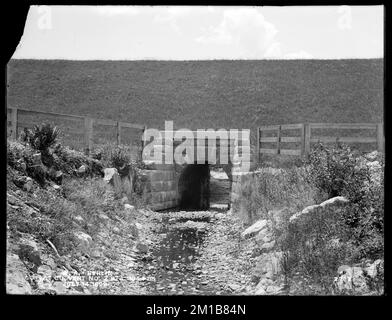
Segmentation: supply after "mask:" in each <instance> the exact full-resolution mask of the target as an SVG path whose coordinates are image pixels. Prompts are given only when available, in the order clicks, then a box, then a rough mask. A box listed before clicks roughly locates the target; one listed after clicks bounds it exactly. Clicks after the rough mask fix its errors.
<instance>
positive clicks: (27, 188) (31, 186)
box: [23, 177, 33, 192]
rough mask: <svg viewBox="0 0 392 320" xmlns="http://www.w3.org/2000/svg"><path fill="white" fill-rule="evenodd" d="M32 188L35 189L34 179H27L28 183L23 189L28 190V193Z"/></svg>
mask: <svg viewBox="0 0 392 320" xmlns="http://www.w3.org/2000/svg"><path fill="white" fill-rule="evenodd" d="M32 188H33V179H31V178H30V177H27V178H26V182H25V183H24V184H23V189H24V190H26V191H27V192H30V191H31V189H32Z"/></svg>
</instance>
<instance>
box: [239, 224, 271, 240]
mask: <svg viewBox="0 0 392 320" xmlns="http://www.w3.org/2000/svg"><path fill="white" fill-rule="evenodd" d="M265 227H267V220H259V221H257V222H256V223H254V224H253V225H251V226H250V227H249V228H247V229H245V230H244V231H243V232H242V233H241V236H242V237H243V238H247V237H252V236H254V235H255V234H256V233H258V232H260V231H261V230H262V229H264V228H265Z"/></svg>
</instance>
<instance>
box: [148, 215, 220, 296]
mask: <svg viewBox="0 0 392 320" xmlns="http://www.w3.org/2000/svg"><path fill="white" fill-rule="evenodd" d="M218 210H219V209H218ZM219 211H221V210H219ZM210 212H211V211H210ZM213 212H216V209H215V210H214V211H213ZM162 214H164V213H162ZM188 220H190V219H188V218H183V219H182V218H180V217H178V218H177V219H176V221H175V222H176V223H181V222H182V223H183V222H185V221H188ZM191 221H195V222H202V223H204V224H206V225H207V226H208V227H207V230H205V229H202V230H200V229H199V230H198V229H195V228H176V225H175V224H174V222H173V220H171V221H170V222H169V219H163V221H162V225H161V226H160V229H159V231H158V232H159V233H160V234H161V235H163V237H162V240H161V242H160V244H159V246H157V247H156V249H155V250H153V252H152V256H153V258H154V260H153V261H152V262H149V263H148V264H146V267H147V268H149V270H148V279H149V283H148V287H149V289H150V292H151V293H152V294H166V295H170V294H186V295H190V294H199V295H200V294H214V293H215V292H216V291H218V290H217V289H215V288H213V287H210V286H209V284H210V281H209V278H208V274H207V270H203V266H201V265H199V264H198V258H199V257H200V249H201V247H202V246H203V245H204V242H205V239H206V238H207V237H208V229H209V227H211V225H212V223H213V220H210V219H209V218H203V219H195V218H193V219H192V220H191Z"/></svg>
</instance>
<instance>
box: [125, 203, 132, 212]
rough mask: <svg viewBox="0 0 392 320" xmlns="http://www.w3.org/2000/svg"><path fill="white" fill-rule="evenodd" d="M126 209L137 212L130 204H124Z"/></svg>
mask: <svg viewBox="0 0 392 320" xmlns="http://www.w3.org/2000/svg"><path fill="white" fill-rule="evenodd" d="M124 209H125V210H127V211H131V212H132V211H133V210H135V207H134V206H132V205H130V204H129V203H126V204H124Z"/></svg>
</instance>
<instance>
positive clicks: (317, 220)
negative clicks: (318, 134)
mask: <svg viewBox="0 0 392 320" xmlns="http://www.w3.org/2000/svg"><path fill="white" fill-rule="evenodd" d="M377 160H378V161H374V162H371V161H368V160H366V159H365V158H364V157H363V156H361V155H359V154H357V153H356V152H353V151H352V150H351V149H350V148H349V147H348V146H345V145H342V144H336V145H333V146H325V145H322V144H318V145H316V146H315V147H314V149H313V150H312V152H311V154H310V157H309V159H308V160H307V161H305V162H304V163H303V166H302V167H296V166H294V167H291V168H286V169H267V168H264V169H261V170H260V172H259V173H258V174H256V175H254V176H253V177H249V178H248V179H247V180H246V181H245V182H244V183H243V184H242V185H241V187H240V188H239V190H237V193H238V194H239V198H238V200H237V201H236V202H235V203H234V206H233V207H234V209H235V210H237V211H239V212H240V213H241V214H242V217H243V219H244V220H245V221H248V222H254V221H255V220H257V219H261V218H263V219H266V218H269V219H272V220H273V219H274V216H273V214H272V213H273V212H274V210H275V211H276V210H277V209H282V208H286V210H283V211H282V212H283V213H284V214H283V216H282V217H280V218H281V219H283V222H282V221H280V223H279V224H277V223H276V221H273V222H274V223H273V228H274V233H275V235H277V242H278V247H279V248H280V250H281V251H282V252H284V259H283V262H282V267H283V271H284V274H285V276H286V278H287V279H288V281H289V282H290V281H291V283H292V282H295V283H296V285H298V283H300V284H301V285H300V286H301V288H300V289H299V292H302V293H310V294H312V293H318V294H330V293H332V286H331V285H332V281H333V278H334V277H335V276H336V270H337V269H338V267H339V266H341V265H344V264H348V265H350V264H355V263H362V262H363V261H365V260H366V259H370V260H375V259H378V258H383V254H384V244H383V237H384V220H383V217H384V179H383V171H384V160H383V159H382V158H380V157H378V159H377ZM336 196H344V197H346V198H347V199H348V200H349V203H348V205H345V206H343V207H337V208H334V209H333V210H318V211H317V213H314V214H312V216H311V218H309V219H306V220H304V221H302V222H301V223H299V224H297V223H290V222H289V218H290V216H292V215H293V214H295V213H298V212H301V211H302V210H303V209H304V208H305V207H307V206H309V205H313V204H319V203H321V202H323V201H325V200H327V199H329V198H332V197H336ZM309 288H312V289H311V290H310V292H309Z"/></svg>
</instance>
